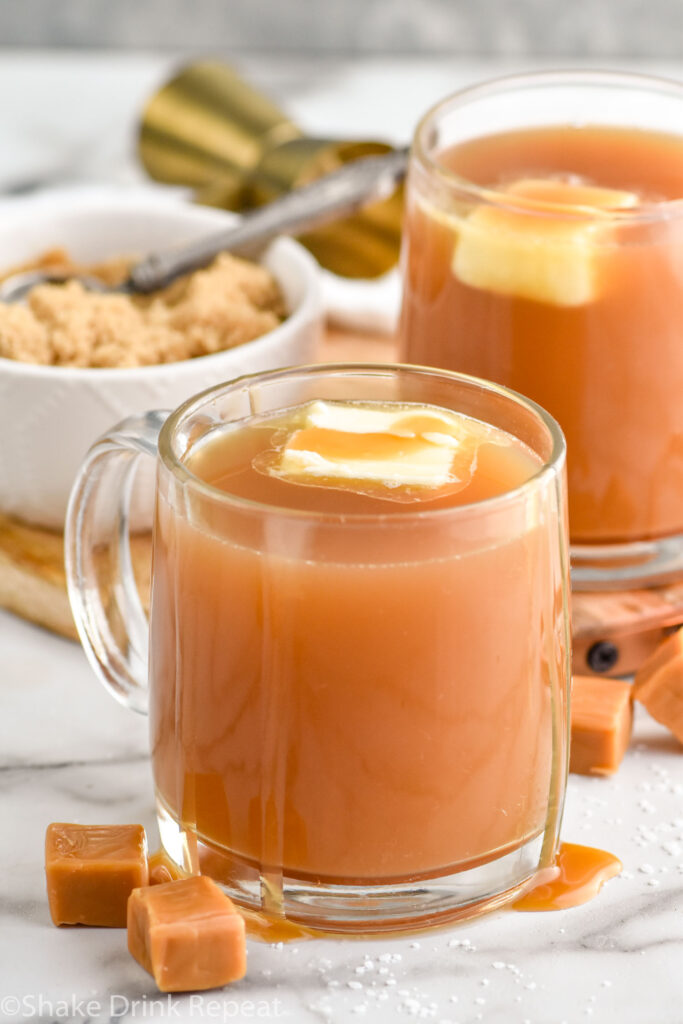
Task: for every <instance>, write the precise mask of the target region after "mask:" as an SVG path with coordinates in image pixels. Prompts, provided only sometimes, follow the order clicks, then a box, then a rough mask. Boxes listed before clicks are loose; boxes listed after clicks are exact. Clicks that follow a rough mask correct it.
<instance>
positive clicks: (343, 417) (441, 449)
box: [277, 401, 486, 488]
mask: <svg viewBox="0 0 683 1024" xmlns="http://www.w3.org/2000/svg"><path fill="white" fill-rule="evenodd" d="M469 424H470V421H467V426H465V418H464V417H459V416H457V415H456V414H449V413H448V412H447V411H446V410H442V409H431V408H429V407H428V406H405V405H394V406H391V405H380V404H377V405H369V404H361V403H352V402H348V403H341V402H323V401H317V402H312V403H311V404H310V405H309V406H307V407H306V410H305V416H304V419H303V422H302V423H301V425H300V426H299V428H298V429H296V430H294V431H293V432H292V434H290V436H289V437H288V439H287V441H286V443H285V446H284V448H283V449H282V452H281V457H280V462H279V466H278V467H277V475H278V476H281V477H285V478H287V479H290V480H293V481H295V482H296V481H298V482H302V483H305V482H307V481H308V482H315V481H318V482H320V481H322V480H329V481H344V480H346V481H358V482H360V483H362V482H365V483H368V482H372V483H377V484H382V485H384V486H385V487H392V488H395V487H401V486H403V487H428V488H439V487H443V486H445V485H447V484H452V483H457V482H458V481H459V480H460V479H461V476H460V475H459V474H458V473H456V472H455V463H456V461H460V460H457V459H456V456H458V455H459V454H460V453H461V452H462V450H463V449H464V448H467V449H469V451H470V455H473V449H472V447H471V445H468V444H467V443H466V441H468V440H469V439H470V438H471V437H473V436H474V435H479V434H483V433H485V432H486V427H485V426H484V424H481V425H479V424H476V425H475V424H472V427H470V425H469ZM477 428H479V429H477ZM470 461H471V459H470ZM458 468H460V467H458ZM462 468H463V469H467V470H469V462H468V463H467V466H463V467H462Z"/></svg>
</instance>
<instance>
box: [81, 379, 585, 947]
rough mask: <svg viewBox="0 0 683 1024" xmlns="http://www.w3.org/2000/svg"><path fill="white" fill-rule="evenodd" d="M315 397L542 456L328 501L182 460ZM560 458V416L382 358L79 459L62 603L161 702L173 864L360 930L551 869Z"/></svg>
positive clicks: (158, 719) (556, 765)
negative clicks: (141, 556)
mask: <svg viewBox="0 0 683 1024" xmlns="http://www.w3.org/2000/svg"><path fill="white" fill-rule="evenodd" d="M313 399H323V400H324V399H328V400H342V401H346V400H354V401H358V400H361V401H372V402H387V401H392V402H395V401H400V402H417V403H420V404H422V405H424V404H428V405H432V406H434V405H436V406H440V407H442V408H445V409H453V410H457V411H460V412H462V413H465V414H466V415H469V416H473V417H475V418H477V419H479V420H483V421H484V422H486V423H488V424H492V425H493V426H495V427H500V428H502V429H504V430H506V431H508V433H510V434H512V435H513V437H515V438H518V439H519V440H520V441H522V442H523V443H524V444H525V445H527V446H528V447H529V448H530V449H532V451H533V452H535V453H536V455H537V456H538V464H539V469H538V471H537V472H536V473H535V475H533V476H532V477H531V478H530V479H528V480H527V481H526V482H525V483H523V484H522V485H521V486H519V487H516V488H514V489H512V490H508V491H506V492H504V493H502V494H500V495H499V496H497V497H492V498H488V499H485V500H481V501H479V502H473V503H471V504H469V505H461V506H457V507H448V508H445V509H444V508H441V509H434V510H432V511H431V512H430V511H428V510H424V509H423V510H422V511H413V509H414V508H415V506H412V507H411V508H409V507H408V506H406V509H407V511H405V512H403V511H401V512H400V513H397V512H392V513H391V514H389V515H387V514H379V513H378V514H363V515H356V514H351V515H349V514H343V515H340V514H335V513H334V512H330V511H326V512H320V511H311V510H301V509H288V508H284V507H279V506H277V505H275V504H268V503H267V502H261V501H254V500H250V499H247V498H245V497H240V496H239V495H236V494H231V493H230V492H229V489H228V491H226V490H223V489H218V488H216V487H214V486H212V485H211V484H209V483H206V482H205V481H204V480H202V479H200V478H199V477H198V476H196V475H195V474H194V473H193V471H192V469H191V468H188V460H189V459H190V456H191V455H192V454H193V453H195V454H196V453H197V452H201V451H202V450H205V449H203V447H202V446H204V445H206V443H207V441H209V440H211V439H213V438H215V437H216V436H218V435H220V433H221V431H223V432H225V431H226V430H229V429H231V428H232V429H235V427H239V426H241V425H248V424H249V423H250V422H252V421H253V420H254V418H255V417H258V418H259V421H261V420H260V418H261V417H263V416H264V415H266V416H267V415H270V414H274V413H278V412H282V411H283V410H287V409H291V408H292V407H293V406H298V405H300V404H302V403H306V402H309V401H311V400H313ZM140 455H145V456H151V457H152V458H155V459H156V465H157V483H156V493H157V497H156V519H155V524H154V542H153V564H152V596H151V612H150V622H149V690H147V676H148V667H147V666H148V624H147V621H146V619H145V616H144V613H143V611H142V609H141V605H140V601H139V598H138V594H137V590H136V588H135V584H134V580H133V576H132V571H131V561H130V551H129V499H130V494H131V490H132V485H131V481H132V478H133V475H134V470H135V466H136V463H137V462H138V459H139V456H140ZM564 458H565V449H564V440H563V437H562V434H561V432H560V430H559V428H558V427H557V424H556V423H555V422H554V421H553V420H552V419H551V418H550V417H549V416H548V415H547V414H546V413H545V412H543V410H541V409H539V408H538V407H537V406H535V405H534V404H533V403H531V402H529V401H527V400H526V399H524V398H522V397H520V396H518V395H516V394H513V393H512V392H509V391H507V390H505V389H504V388H501V387H498V386H496V385H494V384H490V383H487V382H484V381H479V380H476V379H473V378H468V377H464V376H462V375H458V374H454V373H449V372H444V371H438V370H432V369H426V368H415V367H400V366H371V365H361V366H354V365H343V366H316V367H308V368H293V369H287V370H280V371H275V372H269V373H263V374H259V375H254V376H252V377H245V378H241V379H239V380H236V381H234V382H231V383H227V384H223V385H220V386H219V387H215V388H213V389H211V390H209V391H206V392H204V393H203V394H200V395H198V396H197V397H195V398H192V399H190V400H189V401H188V402H186V403H185V404H184V405H183V406H181V407H180V408H179V409H178V410H176V411H175V412H174V413H172V414H170V415H168V414H166V413H160V412H154V413H148V414H147V415H145V416H142V417H135V418H131V419H129V420H126V421H124V422H123V423H122V424H120V425H119V426H118V427H117V428H115V429H114V430H113V431H112V432H111V433H110V434H109V435H107V436H105V437H104V438H102V439H101V440H100V441H99V442H98V443H97V444H96V445H95V446H94V447H93V448H92V449H91V451H90V453H89V455H88V456H87V459H86V462H85V463H84V465H83V468H82V469H81V472H80V475H79V478H78V480H77V481H76V483H75V485H74V489H73V492H72V497H71V502H70V506H69V512H68V516H67V526H66V551H67V575H68V583H69V592H70V597H71V602H72V608H73V611H74V616H75V619H76V624H77V626H78V630H79V634H80V637H81V640H82V642H83V645H84V647H85V650H86V653H87V654H88V656H89V659H90V661H91V663H92V664H93V666H94V668H95V670H96V672H97V674H98V675H99V677H100V679H101V680H102V681H103V682H104V683H105V685H106V686H107V687H108V689H109V690H110V691H111V692H112V693H113V694H114V696H116V697H117V698H118V699H119V700H120V701H121V702H122V703H123V704H126V705H128V706H130V707H132V708H134V709H136V710H138V711H145V710H147V708H148V709H149V716H150V737H151V756H152V768H153V775H154V783H155V788H156V800H157V811H158V821H159V827H160V833H161V839H162V843H163V846H164V848H165V850H166V853H167V854H168V856H169V857H170V858H171V859H172V860H173V861H174V862H175V863H176V864H177V865H178V866H179V867H180V868H181V869H183V870H185V871H190V872H198V871H201V872H203V873H206V874H209V875H211V876H212V877H214V878H215V879H216V880H217V881H219V882H220V883H221V884H222V885H223V886H224V888H225V890H226V892H227V893H228V894H229V895H230V896H231V897H232V898H234V899H235V900H236V901H237V902H238V903H239V904H241V905H243V906H245V907H248V908H252V909H255V910H258V911H262V912H267V913H269V914H272V915H276V916H277V915H279V916H280V917H283V916H284V917H286V918H287V919H289V920H292V921H296V922H299V923H300V924H303V925H309V926H311V927H318V928H323V929H325V930H329V931H356V932H358V931H381V930H390V929H401V928H407V927H418V926H421V925H425V924H428V923H431V922H434V921H437V920H448V919H450V918H457V917H460V916H472V915H474V914H477V913H480V912H482V911H483V910H486V909H489V908H493V907H497V906H500V905H501V904H502V903H504V902H506V901H509V900H510V899H512V898H513V896H515V895H516V894H517V893H518V892H519V891H521V888H522V887H523V886H524V885H525V884H526V883H528V881H529V879H530V878H532V877H533V875H534V874H535V872H536V871H537V870H539V869H540V868H543V867H546V866H549V865H550V864H552V863H553V857H554V854H555V851H556V846H557V842H558V833H559V825H560V819H561V813H562V806H563V799H564V791H565V786H566V773H567V757H568V735H567V731H568V723H567V687H568V679H569V661H568V659H569V641H568V629H569V627H568V582H567V564H568V563H567V539H566V507H565V502H566V496H565V475H564ZM229 483H230V481H229V479H228V483H227V484H226V486H227V487H228V488H229Z"/></svg>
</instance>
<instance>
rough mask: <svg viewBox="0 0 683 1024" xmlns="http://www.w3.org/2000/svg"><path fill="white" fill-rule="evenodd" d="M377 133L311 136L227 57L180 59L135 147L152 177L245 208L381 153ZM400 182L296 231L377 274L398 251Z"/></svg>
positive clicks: (354, 268)
mask: <svg viewBox="0 0 683 1024" xmlns="http://www.w3.org/2000/svg"><path fill="white" fill-rule="evenodd" d="M391 149H392V147H391V146H389V145H387V144H386V143H382V142H372V141H367V142H351V141H341V140H339V139H320V138H311V137H309V136H306V135H304V133H303V132H302V131H301V129H300V128H299V127H298V126H297V125H296V124H294V122H293V121H292V120H291V119H290V118H289V117H288V116H287V115H286V114H285V113H284V112H283V111H282V110H280V108H279V107H278V106H277V105H276V104H275V103H273V102H272V101H271V100H270V99H269V98H268V97H266V96H264V95H263V94H262V93H260V92H258V91H257V90H256V89H254V88H253V87H252V86H250V85H249V84H248V83H247V82H245V81H244V80H243V79H242V78H240V76H239V75H238V74H237V73H236V72H235V71H234V70H233V69H232V68H230V67H228V65H226V64H223V63H221V62H220V61H214V60H205V61H198V62H194V63H192V64H189V65H187V66H186V67H185V68H183V69H182V70H181V71H180V72H179V73H178V74H177V75H175V76H174V77H173V78H172V79H171V80H170V81H169V82H167V83H166V84H165V85H163V86H162V87H161V89H159V91H158V92H156V93H155V94H154V95H153V96H152V98H151V99H150V100H149V101H148V103H147V105H146V107H145V109H144V111H143V114H142V119H141V124H140V137H139V153H140V157H141V159H142V163H143V165H144V167H145V169H146V170H147V172H148V173H149V174H150V175H151V177H153V178H155V179H156V180H157V181H163V182H166V183H169V184H175V185H187V186H190V187H192V188H194V189H195V192H196V198H197V200H198V201H199V202H201V203H205V204H207V205H209V206H219V207H222V208H223V209H228V210H235V211H243V210H248V209H251V208H253V207H255V206H259V205H262V204H263V203H267V202H270V201H271V200H273V199H275V198H277V197H278V196H280V195H282V194H283V193H285V192H289V191H290V190H291V189H294V188H297V187H298V186H300V185H305V184H307V183H309V182H310V181H313V180H314V179H315V178H317V177H319V176H320V175H322V174H325V173H327V172H329V171H333V170H335V169H336V168H338V167H339V166H341V165H342V164H344V163H347V162H349V161H351V160H355V159H357V158H359V157H363V156H372V155H375V154H382V153H388V152H390V151H391ZM401 193H402V190H401V189H397V190H396V192H394V194H393V195H391V196H390V197H389V198H387V199H382V200H380V201H378V202H374V203H372V204H371V205H369V206H366V207H364V208H363V209H362V210H361V211H360V212H358V213H354V214H353V215H351V216H348V217H345V218H344V219H342V220H338V221H335V222H334V223H332V224H328V225H325V226H323V227H319V228H316V229H315V230H311V231H309V232H306V233H305V234H302V235H300V236H299V239H300V241H301V242H302V243H303V244H304V245H305V246H306V247H307V248H308V249H309V250H310V251H311V252H312V253H313V255H314V256H315V257H316V258H317V259H318V260H319V261H320V263H321V264H322V265H323V266H324V267H326V268H327V269H328V270H331V271H333V272H334V273H336V274H340V275H342V276H344V277H378V276H379V275H380V274H383V273H385V272H386V271H388V270H389V269H391V267H393V266H394V265H395V263H396V261H397V259H398V252H399V246H400V236H401V215H402V207H403V197H402V194H401Z"/></svg>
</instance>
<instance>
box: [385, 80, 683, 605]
mask: <svg viewBox="0 0 683 1024" xmlns="http://www.w3.org/2000/svg"><path fill="white" fill-rule="evenodd" d="M681 126H683V88H682V87H680V86H678V85H675V84H673V83H667V82H659V81H657V80H654V79H647V78H642V77H639V76H628V75H610V74H597V73H596V74H583V73H576V74H560V73H557V74H543V75H532V76H524V77H519V78H513V79H507V80H501V81H499V82H494V83H491V84H489V85H486V86H480V87H477V88H475V89H471V90H468V91H466V92H464V93H461V94H460V95H457V96H455V97H453V98H451V99H450V100H446V101H444V103H442V104H441V105H440V106H438V107H437V108H435V109H434V110H433V111H431V112H430V113H429V114H427V115H426V117H425V119H424V120H423V121H422V123H421V125H420V127H419V128H418V131H417V135H416V141H415V146H414V151H413V159H412V167H411V172H410V179H409V188H408V211H407V222H406V234H405V246H404V254H403V259H404V284H405V293H404V306H403V314H402V339H403V342H402V344H403V357H404V358H405V359H406V360H409V361H410V362H414V363H420V364H429V365H436V366H442V367H448V368H450V369H455V370H458V371H461V372H464V373H472V374H476V375H478V376H481V377H486V378H489V379H491V380H494V381H497V382H499V383H501V384H504V385H506V386H508V387H511V388H514V389H515V390H518V391H520V392H521V393H523V394H525V395H528V396H529V397H530V398H532V399H534V400H535V401H537V402H539V403H540V404H541V405H543V406H544V407H545V408H546V409H548V410H549V411H550V412H551V413H552V414H553V415H554V416H555V417H556V418H557V419H558V421H559V423H560V425H561V426H562V428H563V430H564V432H565V435H566V438H567V448H568V463H567V465H568V478H569V511H570V536H571V540H572V554H573V563H574V567H575V573H576V582H577V585H579V586H581V585H586V586H603V585H604V586H610V585H616V586H626V585H628V584H629V583H630V582H636V581H638V580H641V581H642V580H647V579H656V578H662V577H665V576H672V575H676V574H678V573H680V571H681V569H682V568H683V555H682V552H683V543H681V535H683V403H682V402H681V400H680V396H681V394H683V346H682V345H681V337H682V336H683V262H682V261H681V252H682V251H683V127H681Z"/></svg>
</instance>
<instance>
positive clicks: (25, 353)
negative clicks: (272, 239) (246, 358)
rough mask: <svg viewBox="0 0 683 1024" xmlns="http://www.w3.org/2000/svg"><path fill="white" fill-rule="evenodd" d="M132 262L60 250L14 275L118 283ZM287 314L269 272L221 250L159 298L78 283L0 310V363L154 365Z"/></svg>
mask: <svg viewBox="0 0 683 1024" xmlns="http://www.w3.org/2000/svg"><path fill="white" fill-rule="evenodd" d="M129 263H130V261H125V260H123V259H122V258H117V259H114V260H112V261H110V262H109V263H105V264H99V265H97V266H95V267H87V268H86V267H83V266H81V265H79V264H75V263H72V262H71V261H70V260H69V257H68V255H67V254H66V253H64V252H62V251H60V250H56V251H52V252H51V253H46V254H44V256H43V257H41V258H39V259H38V260H37V261H35V263H33V264H31V265H28V264H27V265H24V266H23V267H21V268H15V271H16V270H17V269H18V270H21V271H23V270H26V269H47V270H51V271H59V272H62V271H64V272H66V273H72V274H75V273H84V272H87V273H88V274H91V275H94V276H98V277H100V278H101V279H102V280H104V281H106V282H107V283H116V282H117V281H119V280H121V279H122V278H123V277H125V268H126V267H127V266H128V265H129ZM284 315H285V304H284V299H283V296H282V293H281V291H280V288H279V286H278V284H277V282H276V281H275V279H274V278H273V276H272V274H271V273H270V272H269V271H268V270H267V269H266V268H265V267H262V266H260V265H259V264H257V263H252V262H250V261H248V260H243V259H240V258H238V257H236V256H232V255H231V254H229V253H221V254H220V255H219V256H217V257H216V259H215V260H214V261H213V263H212V264H211V265H210V266H209V267H207V268H206V269H204V270H198V271H195V272H194V273H193V274H188V275H186V276H185V277H183V278H180V279H179V280H178V281H175V282H174V283H173V284H172V285H170V286H169V287H168V288H165V289H164V290H162V291H159V292H155V293H153V294H152V295H151V296H133V295H123V294H120V295H118V294H100V293H97V292H90V291H88V290H87V289H86V288H84V287H83V285H82V284H80V283H79V282H78V281H76V280H71V281H68V282H67V283H66V284H63V285H62V284H44V285H38V286H37V287H35V288H33V289H32V291H30V292H29V294H28V296H27V299H26V304H25V305H20V304H17V303H0V356H2V357H4V358H7V359H15V360H19V361H22V362H28V363H37V364H40V365H44V366H73V367H86V366H90V367H100V368H106V367H109V368H112V367H137V366H150V365H153V364H158V363H170V362H177V361H178V360H182V359H193V358H195V357H197V356H203V355H210V354H212V353H215V352H220V351H223V350H224V349H229V348H234V347H235V346H236V345H242V344H244V343H245V342H247V341H252V340H253V339H254V338H257V337H259V336H260V335H262V334H265V333H267V332H268V331H270V330H272V329H273V328H275V327H277V325H278V324H279V323H280V322H281V320H282V319H283V317H284Z"/></svg>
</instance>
